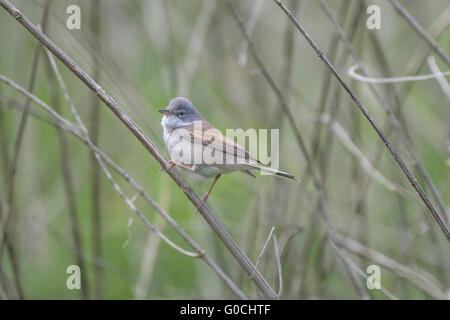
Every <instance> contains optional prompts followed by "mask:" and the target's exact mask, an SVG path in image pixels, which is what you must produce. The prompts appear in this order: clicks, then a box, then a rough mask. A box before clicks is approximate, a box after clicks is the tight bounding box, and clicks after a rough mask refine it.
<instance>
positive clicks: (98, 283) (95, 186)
mask: <svg viewBox="0 0 450 320" xmlns="http://www.w3.org/2000/svg"><path fill="white" fill-rule="evenodd" d="M100 13H101V10H100V0H95V1H92V6H91V12H90V20H91V21H90V25H91V28H92V33H93V36H94V41H95V43H96V45H97V48H96V49H97V53H98V52H99V51H100ZM98 60H99V58H98V55H97V54H96V55H94V61H93V65H94V71H93V73H94V75H93V79H94V80H95V81H98V79H99V78H100V62H99V61H98ZM91 99H92V101H91V108H90V119H89V120H90V128H89V132H90V133H91V140H92V143H93V144H95V145H97V146H98V145H99V127H100V108H99V101H98V99H97V97H96V96H95V95H93V94H92V97H91ZM91 192H92V203H91V214H92V230H91V237H92V245H93V251H94V255H95V256H96V257H101V256H102V225H101V208H100V168H99V165H98V162H97V160H96V159H95V155H94V154H91ZM93 282H94V295H95V298H96V299H101V297H102V277H101V268H100V266H94V278H93Z"/></svg>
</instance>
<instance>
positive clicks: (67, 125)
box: [0, 75, 246, 299]
mask: <svg viewBox="0 0 450 320" xmlns="http://www.w3.org/2000/svg"><path fill="white" fill-rule="evenodd" d="M0 81H3V82H4V83H6V84H8V85H10V86H11V87H12V88H14V89H15V90H17V91H18V92H20V93H21V94H23V95H25V96H26V97H29V98H30V99H31V100H32V101H33V102H34V103H36V104H38V105H39V106H40V107H42V108H43V109H44V110H46V111H47V112H49V113H50V114H51V116H52V117H54V118H55V119H56V121H52V120H48V119H45V118H43V117H40V116H36V112H34V110H33V111H31V112H30V110H32V109H30V108H29V111H27V112H29V113H30V114H31V115H33V116H36V117H37V118H39V119H41V120H44V121H47V122H49V123H50V124H52V125H55V126H58V127H60V128H61V129H64V130H66V131H68V132H69V133H71V134H73V135H74V136H75V137H76V138H78V139H79V140H80V141H82V142H83V143H85V144H86V145H88V147H90V149H91V150H92V151H93V152H95V154H98V155H99V156H100V157H101V158H102V159H103V160H104V161H105V163H106V164H107V165H108V166H109V167H110V168H112V169H113V170H114V171H115V172H117V173H118V174H119V175H120V176H121V177H122V178H123V179H124V180H125V181H126V182H128V183H129V184H130V186H131V187H132V188H133V189H135V190H136V192H137V193H138V194H139V195H140V196H142V198H143V199H144V200H145V201H146V202H147V203H149V204H150V205H151V206H152V207H153V208H154V209H155V210H156V211H157V212H158V213H159V214H160V215H161V216H163V217H164V219H165V220H166V221H167V222H168V223H169V224H170V225H171V226H172V227H173V228H174V229H175V230H176V231H177V233H178V234H179V235H180V236H181V237H182V238H183V239H184V240H185V241H186V243H187V244H188V245H189V246H191V248H192V249H194V251H195V253H191V252H189V251H186V250H184V249H181V248H179V247H178V246H177V245H175V244H173V243H172V242H171V241H170V240H169V241H166V240H168V239H167V238H166V237H165V236H164V237H162V238H161V239H162V240H164V241H165V242H166V243H167V244H168V245H169V246H171V247H172V248H174V249H175V250H177V251H179V252H180V253H182V254H184V255H186V256H189V257H199V258H201V259H202V260H204V261H205V262H206V264H208V266H210V267H211V269H212V270H213V271H214V272H216V273H217V274H218V276H219V277H220V278H221V279H222V280H224V282H225V283H226V284H227V285H228V287H229V288H230V289H231V290H232V291H233V292H234V293H235V294H236V296H238V297H239V298H241V299H246V296H245V295H244V294H243V293H242V292H241V291H240V289H239V288H238V287H237V286H236V285H235V284H234V283H233V281H232V280H231V279H230V278H229V277H228V276H227V275H226V274H225V273H224V272H223V271H222V270H221V269H220V267H219V266H218V265H217V264H216V263H215V262H214V261H213V260H212V259H211V258H210V257H209V256H208V255H207V254H206V253H205V252H204V251H203V249H202V248H201V247H200V246H199V245H198V244H197V243H196V242H195V241H194V240H193V239H191V238H190V237H189V235H188V234H187V233H186V232H185V231H183V229H182V228H181V227H180V226H179V225H178V224H177V223H176V221H175V220H174V219H173V218H172V217H171V216H170V215H169V214H168V213H167V212H166V211H165V210H163V209H162V208H161V207H160V206H159V205H158V203H157V202H156V201H154V200H153V199H152V198H151V197H150V196H149V195H148V194H147V193H146V192H145V191H144V189H143V188H142V187H141V186H140V185H139V183H138V182H136V181H135V180H134V179H133V178H132V177H131V176H130V175H129V174H128V173H127V172H126V171H124V170H123V169H122V168H121V167H120V166H118V165H117V164H116V163H115V162H114V161H112V160H111V158H109V157H108V156H107V155H106V154H105V153H104V152H103V151H101V150H100V149H99V148H98V147H97V146H95V145H93V144H92V145H89V144H88V141H87V138H86V137H85V136H84V135H83V134H82V133H81V130H80V129H79V128H78V127H77V126H76V125H74V124H72V123H71V122H70V121H68V120H67V119H65V118H63V117H62V116H61V115H59V114H58V113H57V112H55V111H54V110H53V109H52V108H51V107H49V106H48V105H47V104H46V103H44V102H43V101H41V100H40V99H39V98H37V97H36V96H34V95H33V94H31V93H29V92H27V91H26V90H25V89H23V88H22V87H20V86H19V85H18V84H16V83H14V82H13V81H11V80H10V79H8V78H6V77H4V76H3V75H0ZM10 102H12V103H10V105H11V106H12V107H14V108H17V109H19V110H22V111H24V110H25V108H24V107H23V106H21V105H19V104H18V103H15V102H14V101H13V100H10ZM139 218H140V219H142V220H143V222H144V223H145V224H146V226H147V227H149V229H150V230H152V231H155V230H154V228H153V225H152V224H151V223H150V222H149V221H148V220H147V218H146V217H145V216H143V215H139ZM156 231H157V230H156ZM178 249H181V250H178Z"/></svg>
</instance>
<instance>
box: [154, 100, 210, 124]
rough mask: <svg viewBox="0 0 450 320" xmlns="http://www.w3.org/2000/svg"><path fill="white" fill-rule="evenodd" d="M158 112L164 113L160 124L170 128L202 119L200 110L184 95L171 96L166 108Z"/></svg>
mask: <svg viewBox="0 0 450 320" xmlns="http://www.w3.org/2000/svg"><path fill="white" fill-rule="evenodd" d="M159 112H161V113H162V114H163V115H164V116H163V119H162V122H161V124H162V125H163V126H168V127H172V128H178V127H182V126H187V125H190V124H192V123H193V122H194V121H201V120H202V119H203V116H202V115H201V114H200V112H198V111H197V110H196V109H195V108H194V106H193V105H192V103H191V102H190V101H189V100H188V99H186V98H184V97H176V98H173V99H172V100H170V103H169V105H168V106H167V108H166V109H162V110H159Z"/></svg>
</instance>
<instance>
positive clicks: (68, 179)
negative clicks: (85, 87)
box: [45, 60, 89, 300]
mask: <svg viewBox="0 0 450 320" xmlns="http://www.w3.org/2000/svg"><path fill="white" fill-rule="evenodd" d="M45 62H46V63H45V65H46V71H47V79H48V84H49V87H50V98H51V101H52V105H53V107H54V110H55V111H56V112H58V113H59V112H60V111H61V104H60V101H59V96H58V85H57V83H56V79H55V76H54V75H53V72H52V65H51V63H50V61H49V60H45ZM56 133H57V136H58V145H59V153H60V164H61V174H62V177H63V182H64V192H65V195H66V200H67V206H68V209H69V210H68V211H69V218H70V229H71V232H72V238H73V245H74V249H75V259H76V263H77V265H78V266H79V267H80V269H81V270H83V272H81V290H80V294H81V297H82V299H85V300H86V299H89V286H88V283H87V281H86V274H87V272H86V271H87V269H86V268H85V264H84V261H83V259H82V255H83V245H82V242H81V235H80V223H79V220H78V210H77V206H76V202H75V194H74V193H75V192H74V185H73V178H72V177H73V175H72V172H71V170H70V163H69V161H70V155H69V147H68V143H67V137H66V134H65V133H64V131H63V130H62V129H61V128H58V127H56Z"/></svg>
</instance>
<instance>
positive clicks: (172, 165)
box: [167, 160, 197, 172]
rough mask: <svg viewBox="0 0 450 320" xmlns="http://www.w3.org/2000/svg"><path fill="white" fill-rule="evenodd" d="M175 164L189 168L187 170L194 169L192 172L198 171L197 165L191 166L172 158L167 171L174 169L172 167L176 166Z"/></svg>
mask: <svg viewBox="0 0 450 320" xmlns="http://www.w3.org/2000/svg"><path fill="white" fill-rule="evenodd" d="M175 166H179V167H182V168H184V169H187V170H189V171H192V172H196V171H197V167H196V166H192V167H189V166H187V165H185V164H182V163H178V162H175V161H172V160H170V162H169V169H167V171H168V170H170V169H172V167H175Z"/></svg>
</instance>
